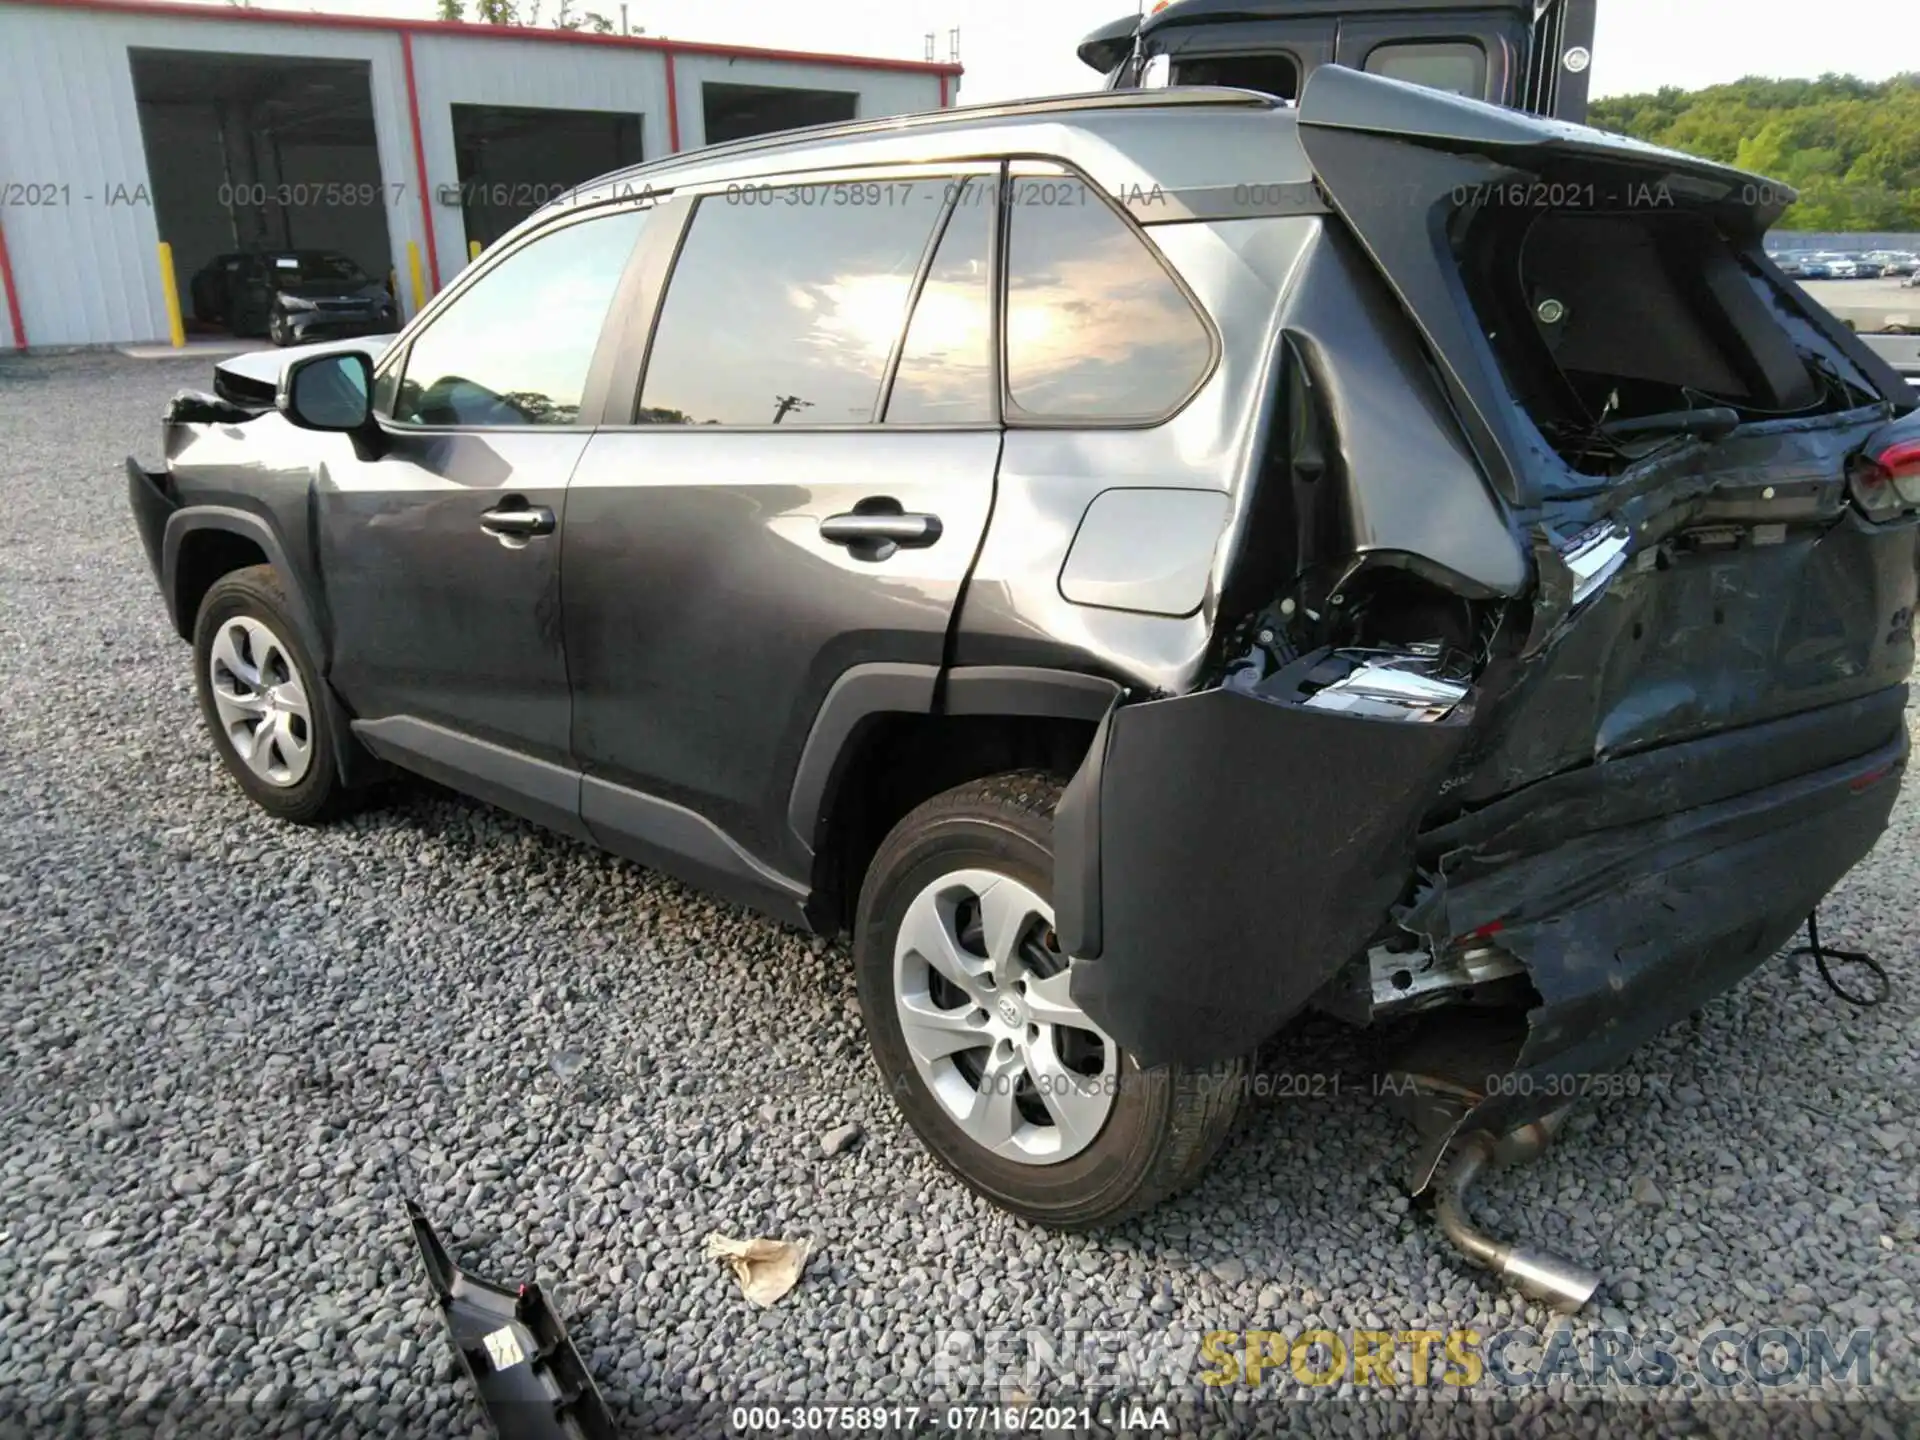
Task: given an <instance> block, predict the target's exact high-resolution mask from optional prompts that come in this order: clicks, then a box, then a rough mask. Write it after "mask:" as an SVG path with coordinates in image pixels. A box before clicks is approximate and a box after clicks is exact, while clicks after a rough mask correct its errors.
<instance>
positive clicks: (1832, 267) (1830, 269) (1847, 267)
mask: <svg viewBox="0 0 1920 1440" xmlns="http://www.w3.org/2000/svg"><path fill="white" fill-rule="evenodd" d="M1813 258H1814V261H1815V263H1817V264H1819V265H1822V266H1824V267H1825V268H1826V272H1827V273H1826V276H1825V278H1826V279H1828V280H1854V279H1858V278H1859V275H1860V267H1859V266H1857V265H1856V264H1854V261H1853V257H1852V256H1851V255H1838V254H1835V253H1833V252H1832V251H1826V252H1823V253H1821V254H1818V255H1816V256H1814V257H1813Z"/></svg>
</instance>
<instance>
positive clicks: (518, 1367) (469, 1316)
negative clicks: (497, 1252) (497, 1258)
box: [407, 1200, 614, 1440]
mask: <svg viewBox="0 0 1920 1440" xmlns="http://www.w3.org/2000/svg"><path fill="white" fill-rule="evenodd" d="M407 1216H408V1218H409V1219H410V1220H411V1221H412V1222H413V1238H414V1240H415V1242H416V1243H418V1245H419V1246H420V1258H421V1260H422V1261H423V1262H424V1263H425V1264H426V1267H427V1279H428V1281H429V1282H430V1283H431V1284H432V1285H433V1293H434V1296H435V1298H437V1299H438V1300H439V1302H440V1313H441V1315H442V1316H443V1317H444V1318H445V1320H446V1322H447V1335H448V1337H449V1338H450V1339H451V1340H452V1341H453V1348H454V1349H455V1351H457V1352H458V1353H459V1356H460V1363H461V1364H462V1365H464V1366H465V1367H466V1371H467V1374H468V1375H469V1376H471V1377H472V1378H473V1385H474V1389H475V1390H476V1391H478V1392H479V1395H480V1404H481V1407H482V1408H483V1409H484V1410H485V1411H486V1413H487V1419H488V1421H489V1422H490V1423H491V1424H492V1425H493V1428H494V1430H495V1431H496V1432H497V1433H498V1434H500V1435H501V1436H502V1437H503V1440H602V1437H611V1436H612V1435H613V1434H614V1428H613V1418H612V1416H610V1415H609V1414H608V1413H607V1406H606V1402H605V1401H603V1400H602V1399H601V1398H600V1392H599V1390H598V1389H596V1388H595V1386H594V1383H593V1376H591V1375H590V1374H588V1373H587V1367H586V1366H585V1365H583V1364H582V1363H581V1361H580V1354H579V1352H578V1351H576V1350H575V1349H574V1348H573V1342H572V1341H571V1340H569V1339H568V1338H567V1330H566V1327H565V1326H564V1325H562V1324H561V1323H560V1317H559V1316H558V1315H556V1314H555V1313H554V1312H553V1308H552V1307H551V1306H550V1305H549V1304H548V1303H547V1298H546V1296H544V1295H543V1294H541V1293H540V1286H539V1285H538V1284H537V1283H535V1282H534V1281H531V1280H529V1281H528V1282H527V1283H526V1284H524V1285H515V1286H507V1285H498V1284H495V1283H494V1282H493V1281H490V1280H481V1279H477V1278H475V1277H474V1276H472V1275H468V1274H466V1273H465V1272H464V1271H462V1270H461V1269H459V1267H457V1266H456V1265H455V1264H454V1263H453V1261H452V1260H450V1259H449V1258H448V1257H447V1252H446V1248H445V1247H444V1246H443V1245H441V1243H440V1237H439V1236H437V1235H435V1234H434V1233H433V1227H432V1226H431V1225H429V1224H428V1223H427V1217H426V1216H425V1215H424V1214H423V1213H422V1212H421V1209H420V1207H419V1206H418V1205H416V1204H414V1203H413V1201H411V1200H409V1201H408V1202H407Z"/></svg>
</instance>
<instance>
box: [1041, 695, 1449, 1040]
mask: <svg viewBox="0 0 1920 1440" xmlns="http://www.w3.org/2000/svg"><path fill="white" fill-rule="evenodd" d="M1103 728H1104V729H1105V730H1106V732H1107V735H1106V740H1105V745H1104V748H1102V747H1101V746H1099V745H1096V747H1095V752H1094V754H1095V756H1096V757H1097V758H1096V760H1095V766H1096V769H1095V770H1094V771H1093V772H1091V773H1090V775H1089V777H1088V778H1089V779H1094V780H1096V781H1097V794H1094V793H1089V791H1090V790H1091V789H1092V788H1093V786H1091V785H1089V784H1086V783H1083V782H1082V781H1078V780H1077V781H1076V782H1075V785H1074V786H1072V787H1070V788H1069V792H1068V802H1070V803H1067V802H1063V804H1062V813H1061V822H1062V823H1060V824H1058V825H1057V826H1056V835H1057V840H1056V849H1057V852H1058V853H1057V854H1056V858H1055V877H1054V886H1055V891H1056V902H1057V905H1058V908H1059V910H1060V913H1061V929H1060V934H1061V942H1062V944H1063V946H1065V947H1066V948H1067V952H1068V953H1069V954H1070V955H1072V956H1073V957H1074V959H1073V971H1072V981H1071V988H1072V994H1073V998H1074V1000H1075V1001H1077V1002H1078V1003H1079V1004H1080V1005H1081V1006H1083V1007H1084V1008H1085V1010H1086V1012H1087V1014H1088V1015H1090V1016H1091V1017H1092V1018H1093V1019H1094V1020H1095V1022H1096V1023H1098V1024H1099V1025H1100V1026H1101V1028H1102V1029H1104V1030H1105V1031H1106V1032H1107V1034H1109V1035H1111V1036H1112V1037H1113V1038H1114V1039H1115V1040H1116V1041H1118V1042H1119V1043H1120V1044H1121V1045H1122V1046H1123V1047H1125V1048H1126V1049H1127V1050H1128V1051H1130V1052H1131V1053H1132V1054H1133V1056H1134V1058H1135V1059H1137V1060H1138V1061H1139V1063H1140V1064H1141V1065H1142V1066H1146V1067H1152V1066H1155V1065H1160V1064H1165V1063H1168V1062H1175V1063H1180V1064H1187V1065H1208V1064H1212V1063H1215V1062H1217V1061H1222V1060H1229V1059H1232V1058H1234V1057H1236V1056H1239V1055H1243V1054H1246V1053H1247V1052H1249V1051H1251V1050H1252V1049H1253V1048H1254V1047H1255V1046H1257V1045H1258V1044H1259V1043H1260V1042H1261V1041H1262V1040H1264V1039H1266V1038H1267V1036H1269V1035H1271V1034H1272V1033H1273V1032H1274V1031H1276V1030H1278V1029H1279V1028H1280V1027H1281V1026H1282V1025H1283V1024H1285V1023H1286V1021H1287V1020H1289V1019H1291V1018H1292V1017H1293V1016H1294V1015H1295V1014H1296V1013H1297V1012H1299V1011H1300V1010H1301V1009H1302V1008H1303V1007H1304V1006H1305V1005H1306V1003H1307V1000H1308V999H1309V997H1311V996H1312V995H1313V994H1314V992H1315V991H1317V990H1319V989H1320V988H1321V987H1322V986H1324V985H1325V984H1326V983H1327V981H1328V980H1329V979H1331V978H1332V976H1333V975H1334V973H1335V972H1336V971H1337V970H1338V969H1339V968H1340V967H1341V966H1342V965H1344V964H1345V963H1346V962H1347V961H1348V960H1349V959H1351V958H1352V956H1353V955H1354V954H1355V953H1356V952H1357V951H1359V950H1360V949H1361V948H1362V947H1363V946H1364V945H1365V944H1366V942H1367V940H1368V939H1369V938H1370V937H1371V936H1372V935H1373V934H1374V932H1375V931H1377V930H1378V929H1379V928H1380V927H1381V925H1382V923H1383V922H1384V921H1385V920H1386V918H1387V914H1388V911H1389V909H1390V907H1391V906H1393V904H1394V903H1395V902H1396V901H1397V900H1398V899H1399V898H1400V895H1401V893H1402V891H1403V890H1404V889H1405V887H1406V886H1407V883H1408V881H1409V879H1410V878H1411V876H1412V873H1413V844H1414V830H1415V826H1416V824H1417V822H1418V821H1419V819H1420V817H1421V816H1422V815H1423V814H1424V813H1425V812H1426V811H1427V810H1428V809H1429V808H1430V807H1431V806H1432V804H1433V802H1434V798H1435V796H1436V794H1437V793H1438V791H1439V788H1440V786H1441V784H1442V783H1443V780H1444V777H1445V775H1446V772H1447V770H1448V769H1449V767H1450V766H1451V765H1452V764H1453V761H1454V758H1455V757H1456V756H1457V755H1458V754H1459V751H1460V748H1461V745H1462V743H1463V742H1464V740H1465V738H1466V735H1467V723H1466V717H1465V715H1464V713H1462V714H1461V715H1458V716H1455V717H1449V718H1448V719H1447V720H1445V721H1442V722H1439V723H1436V724H1420V723H1411V722H1403V721H1392V720H1375V719H1368V718H1362V717H1358V716H1353V715H1343V714H1337V713H1333V712H1329V711H1323V710H1313V709H1306V708H1302V707H1300V706H1297V705H1289V704H1281V703H1277V702H1275V701H1271V700H1266V699H1262V698H1261V697H1259V696H1258V695H1254V694H1250V693H1246V692H1242V691H1236V690H1209V691H1206V692H1204V693H1202V694H1198V695H1187V696H1182V697H1180V698H1178V699H1174V700H1156V701H1151V702H1148V703H1146V704H1140V705H1127V706H1122V707H1120V708H1118V709H1116V710H1114V711H1113V712H1112V713H1111V714H1109V715H1108V717H1107V720H1106V722H1105V725H1104V726H1103ZM1090 891H1091V892H1095V893H1093V894H1089V893H1088V892H1090ZM1096 916H1097V922H1096V921H1095V920H1094V918H1093V917H1096ZM1083 917H1084V918H1083Z"/></svg>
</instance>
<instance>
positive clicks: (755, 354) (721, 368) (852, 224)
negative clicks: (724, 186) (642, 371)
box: [635, 179, 951, 425]
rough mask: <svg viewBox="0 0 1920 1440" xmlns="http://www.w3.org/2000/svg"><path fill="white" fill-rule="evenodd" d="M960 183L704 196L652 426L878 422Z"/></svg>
mask: <svg viewBox="0 0 1920 1440" xmlns="http://www.w3.org/2000/svg"><path fill="white" fill-rule="evenodd" d="M950 183H951V182H944V181H939V180H925V179H920V180H912V181H906V180H899V181H858V182H848V183H844V184H841V183H832V184H809V183H807V182H805V181H799V182H793V183H786V182H781V183H775V184H768V185H758V186H755V185H746V186H740V187H737V188H734V189H731V190H729V191H728V192H727V193H725V194H716V195H708V196H705V197H704V198H702V199H701V201H700V203H699V206H698V208H697V209H695V211H694V214H693V221H692V224H691V226H690V227H689V229H688V231H687V236H686V239H685V241H684V242H683V243H682V246H681V251H680V257H679V259H678V260H677V261H676V262H675V263H674V267H673V275H672V278H671V279H670V280H669V281H668V283H667V294H666V300H665V301H664V303H663V304H662V306H661V309H660V317H659V321H658V323H657V325H656V327H655V330H654V338H653V347H652V350H651V351H650V353H649V354H648V357H647V374H646V380H645V382H644V384H643V385H642V389H641V396H640V410H639V413H638V415H637V416H636V417H635V418H636V419H637V420H638V421H639V423H641V424H654V425H847V424H868V423H871V422H872V421H873V419H874V411H875V408H876V407H877V405H878V403H879V400H880V386H881V383H882V382H883V381H884V379H885V378H886V369H887V361H888V360H889V359H890V358H891V357H892V355H893V350H894V345H895V343H896V342H897V341H898V340H899V339H900V334H901V330H902V328H903V327H904V325H905V324H906V318H907V302H908V300H909V298H910V296H911V292H912V289H913V279H914V275H915V274H916V273H917V271H918V270H919V266H920V259H921V257H922V256H923V255H924V254H925V253H926V249H927V245H928V243H929V242H930V240H931V239H932V234H933V226H934V222H935V221H936V220H938V219H939V217H940V214H941V210H942V207H943V204H944V202H945V200H946V197H947V194H948V193H949V187H950Z"/></svg>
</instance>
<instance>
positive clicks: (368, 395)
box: [274, 350, 373, 432]
mask: <svg viewBox="0 0 1920 1440" xmlns="http://www.w3.org/2000/svg"><path fill="white" fill-rule="evenodd" d="M274 404H275V405H276V406H277V407H278V408H279V411H280V413H281V414H282V415H284V416H286V417H287V419H288V420H289V421H291V422H292V423H293V424H295V425H298V426H299V427H300V428H301V429H302V430H332V431H347V432H351V431H358V430H363V429H365V428H366V426H367V423H368V422H369V421H370V420H372V418H373V362H372V361H371V360H369V359H368V358H367V357H366V356H365V355H364V354H362V353H361V352H360V351H358V350H339V351H335V352H333V353H332V354H328V355H309V356H307V357H306V358H305V359H301V360H296V361H294V362H293V363H292V364H291V365H289V366H287V368H286V371H285V373H284V374H282V375H281V377H280V388H279V390H278V391H277V392H276V394H275V395H274Z"/></svg>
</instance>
